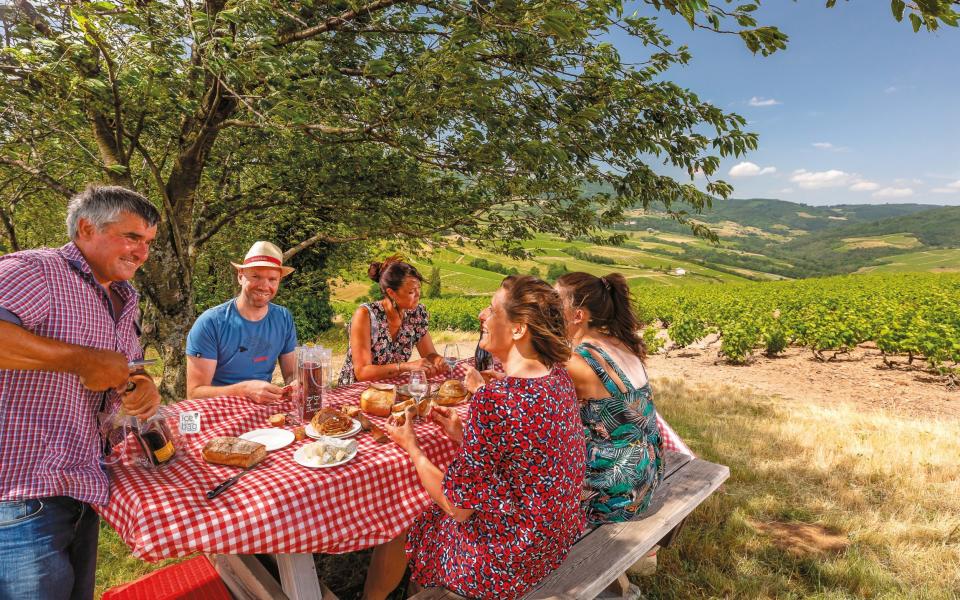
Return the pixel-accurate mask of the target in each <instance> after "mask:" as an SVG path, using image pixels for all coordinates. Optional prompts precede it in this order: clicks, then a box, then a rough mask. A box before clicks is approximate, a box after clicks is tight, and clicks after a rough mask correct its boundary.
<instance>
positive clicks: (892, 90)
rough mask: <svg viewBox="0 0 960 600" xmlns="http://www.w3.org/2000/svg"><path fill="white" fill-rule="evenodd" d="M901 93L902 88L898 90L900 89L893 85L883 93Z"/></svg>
mask: <svg viewBox="0 0 960 600" xmlns="http://www.w3.org/2000/svg"><path fill="white" fill-rule="evenodd" d="M899 91H900V88H898V87H897V86H895V85H891V86H890V87H888V88H886V89H885V90H883V93H884V94H896V93H897V92H899Z"/></svg>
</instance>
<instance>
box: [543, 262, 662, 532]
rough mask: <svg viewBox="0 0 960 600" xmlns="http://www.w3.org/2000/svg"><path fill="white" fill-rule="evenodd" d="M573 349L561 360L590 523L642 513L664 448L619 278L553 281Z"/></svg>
mask: <svg viewBox="0 0 960 600" xmlns="http://www.w3.org/2000/svg"><path fill="white" fill-rule="evenodd" d="M556 287H557V291H558V292H559V293H560V296H561V298H563V302H564V311H565V315H564V316H565V318H566V321H567V334H568V336H569V337H570V339H571V341H572V344H573V346H574V354H573V356H572V358H571V360H570V362H569V363H568V365H567V368H568V370H569V371H570V375H571V377H572V378H573V383H574V386H575V387H576V390H577V397H578V398H579V399H580V402H581V404H580V419H581V420H582V421H583V425H584V434H585V437H586V439H587V447H586V452H587V477H586V480H585V481H584V488H583V497H582V499H583V503H584V508H585V509H586V511H587V518H588V520H589V522H590V524H591V525H599V524H601V523H609V522H614V521H626V520H629V519H632V518H633V517H635V516H636V515H637V514H639V513H641V512H643V511H644V510H646V508H647V506H649V504H650V498H651V497H652V496H653V492H654V490H655V489H656V488H657V486H658V485H660V482H661V481H663V445H662V441H661V437H660V430H659V428H658V427H657V413H656V410H655V408H654V406H653V392H652V390H651V388H650V382H649V381H648V379H647V373H646V369H644V366H643V360H644V358H645V357H646V349H645V348H644V346H643V340H642V339H641V338H640V337H639V336H638V335H637V331H638V330H639V329H640V323H639V321H638V320H637V317H636V315H635V314H634V312H633V308H632V306H631V304H630V291H629V288H628V287H627V281H626V279H624V277H623V275H620V274H619V273H612V274H610V275H606V276H604V277H596V276H594V275H590V274H588V273H568V274H566V275H564V276H563V277H561V278H560V279H558V280H557V285H556Z"/></svg>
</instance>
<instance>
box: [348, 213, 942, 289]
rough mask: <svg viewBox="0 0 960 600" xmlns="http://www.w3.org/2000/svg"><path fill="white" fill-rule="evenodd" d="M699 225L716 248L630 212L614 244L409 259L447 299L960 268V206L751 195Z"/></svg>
mask: <svg viewBox="0 0 960 600" xmlns="http://www.w3.org/2000/svg"><path fill="white" fill-rule="evenodd" d="M696 219H697V220H698V221H699V222H701V223H704V224H707V225H708V226H709V227H711V229H713V230H714V231H715V232H716V233H717V234H718V237H719V243H717V244H714V243H711V242H709V241H708V240H704V239H701V238H697V237H694V236H693V235H691V233H690V228H689V226H687V225H681V224H679V223H677V222H676V221H674V220H672V219H670V218H669V217H668V216H667V215H665V214H664V213H658V212H656V211H650V212H644V211H632V212H631V213H630V214H628V216H627V217H626V218H625V219H624V222H623V223H622V224H621V225H620V226H618V227H617V230H618V232H619V233H622V234H624V235H625V236H626V240H625V241H624V243H623V244H621V245H619V246H616V247H614V246H603V245H596V244H594V243H592V242H589V241H586V240H564V239H560V238H557V237H553V236H547V235H539V236H536V237H534V238H533V239H531V240H527V241H525V242H523V246H524V247H525V248H526V249H527V250H528V252H529V256H528V258H526V259H515V258H509V257H505V256H501V255H498V254H494V253H491V252H489V251H486V250H482V249H480V248H478V247H476V246H474V245H471V244H464V245H462V246H461V245H460V244H453V243H451V244H450V245H449V246H446V247H438V248H437V249H436V250H435V251H433V252H432V253H430V254H427V255H423V256H419V257H416V258H413V259H411V261H412V262H413V263H414V264H415V265H416V266H417V267H418V268H419V269H420V270H421V272H422V273H423V274H424V275H425V276H426V275H428V274H429V273H430V270H431V269H432V267H434V266H436V267H439V269H440V277H441V287H442V289H443V291H444V293H446V294H450V293H453V294H466V295H471V294H489V293H491V292H493V291H494V290H496V288H497V286H499V284H500V281H501V280H502V279H503V277H504V276H505V274H506V273H513V272H515V273H521V274H526V273H532V274H534V275H538V276H540V277H546V276H547V274H548V271H549V270H550V269H551V266H553V268H554V269H557V268H559V265H563V266H564V267H566V269H567V270H569V271H586V272H588V273H594V274H597V275H602V274H606V273H610V272H612V271H618V272H620V273H623V274H624V276H626V278H627V280H628V281H629V282H630V285H631V286H632V287H636V286H669V287H675V286H685V285H689V284H691V283H733V282H744V281H748V280H754V281H765V280H775V279H794V278H803V277H814V276H824V275H834V274H842V273H852V272H857V271H861V272H864V271H945V270H960V207H932V206H929V205H922V204H891V205H842V206H831V207H816V206H808V205H805V204H799V203H795V202H785V201H782V200H767V199H749V200H729V201H717V202H716V203H715V204H714V206H713V209H712V210H710V211H709V212H708V213H707V214H704V215H698V216H697V217H696ZM481 259H482V260H481ZM483 261H486V262H485V263H484V262H483ZM678 269H679V271H678ZM678 273H682V274H678ZM367 287H368V285H367V286H358V285H353V286H352V287H349V292H348V291H343V292H340V293H338V297H340V298H342V299H354V298H355V297H356V296H358V295H362V293H364V292H363V290H364V289H366V288H367ZM346 289H347V288H344V290H346Z"/></svg>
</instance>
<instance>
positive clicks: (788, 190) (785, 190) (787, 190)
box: [777, 188, 793, 194]
mask: <svg viewBox="0 0 960 600" xmlns="http://www.w3.org/2000/svg"><path fill="white" fill-rule="evenodd" d="M777 193H778V194H792V193H793V188H782V189H779V190H777Z"/></svg>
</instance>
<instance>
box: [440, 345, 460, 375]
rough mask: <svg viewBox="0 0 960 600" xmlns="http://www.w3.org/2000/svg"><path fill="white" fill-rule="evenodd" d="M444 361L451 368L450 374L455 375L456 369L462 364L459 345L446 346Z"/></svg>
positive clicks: (444, 348)
mask: <svg viewBox="0 0 960 600" xmlns="http://www.w3.org/2000/svg"><path fill="white" fill-rule="evenodd" d="M443 360H444V361H445V362H446V363H447V366H448V367H450V372H451V373H453V369H454V367H456V366H457V363H458V362H460V347H459V346H458V345H457V344H447V345H446V346H444V347H443Z"/></svg>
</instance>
